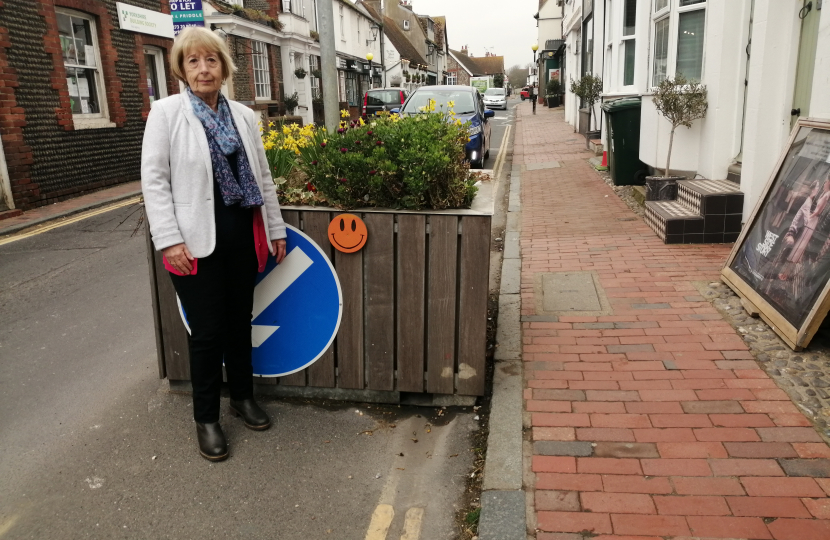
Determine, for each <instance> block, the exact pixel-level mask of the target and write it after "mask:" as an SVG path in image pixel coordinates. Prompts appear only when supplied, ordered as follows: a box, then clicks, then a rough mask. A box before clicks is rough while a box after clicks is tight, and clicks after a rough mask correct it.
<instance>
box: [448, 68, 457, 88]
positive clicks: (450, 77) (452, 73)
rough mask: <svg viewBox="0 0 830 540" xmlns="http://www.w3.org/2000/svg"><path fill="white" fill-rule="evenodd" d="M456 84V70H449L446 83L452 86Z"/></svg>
mask: <svg viewBox="0 0 830 540" xmlns="http://www.w3.org/2000/svg"><path fill="white" fill-rule="evenodd" d="M456 84H458V72H457V71H450V72H449V73H447V85H448V86H454V85H456Z"/></svg>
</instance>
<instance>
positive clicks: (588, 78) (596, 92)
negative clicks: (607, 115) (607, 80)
mask: <svg viewBox="0 0 830 540" xmlns="http://www.w3.org/2000/svg"><path fill="white" fill-rule="evenodd" d="M571 92H572V93H573V94H575V95H577V96H579V97H580V98H581V99H582V101H583V102H584V103H585V107H586V108H587V109H588V129H587V131H586V132H585V144H586V146H587V145H588V143H589V141H590V140H591V139H594V138H596V137H598V136H599V133H600V132H599V131H593V130H591V118H592V117H593V112H594V104H595V103H596V102H597V101H599V98H600V96H601V95H602V78H600V77H596V76H594V75H591V74H590V73H589V74H587V75H585V76H584V77H582V78H581V79H579V80H578V81H574V80H573V79H571Z"/></svg>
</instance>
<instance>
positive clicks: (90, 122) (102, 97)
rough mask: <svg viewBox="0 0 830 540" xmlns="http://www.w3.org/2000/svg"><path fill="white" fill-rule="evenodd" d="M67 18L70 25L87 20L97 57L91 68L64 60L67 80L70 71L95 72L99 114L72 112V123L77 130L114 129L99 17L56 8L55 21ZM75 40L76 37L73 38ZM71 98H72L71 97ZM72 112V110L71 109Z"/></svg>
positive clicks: (67, 85)
mask: <svg viewBox="0 0 830 540" xmlns="http://www.w3.org/2000/svg"><path fill="white" fill-rule="evenodd" d="M61 15H63V16H67V17H69V18H70V25H71V24H72V23H71V20H72V18H73V17H74V18H76V19H81V20H85V21H87V22H88V23H89V33H90V41H92V47H93V52H94V55H95V65H94V66H90V65H89V64H87V65H81V64H69V65H67V62H66V60H63V59H62V61H63V68H64V70H65V71H66V79H68V78H69V69H92V70H94V72H95V90H96V92H97V94H98V96H97V97H98V112H97V113H84V112H81V113H75V112H72V122H73V124H74V126H75V129H84V128H95V127H113V126H115V124H114V123H113V122H111V121H110V117H109V103H108V101H107V88H106V81H105V80H104V70H103V62H102V61H101V41H100V39H99V37H98V17H97V16H96V15H93V14H90V13H85V12H83V11H78V10H75V9H69V8H64V7H59V6H55V19H56V22H57V18H58V17H59V16H61ZM72 37H73V39H75V36H74V35H73V36H72ZM65 84H66V91H67V94H68V93H69V83H68V82H67V83H65ZM70 97H71V96H70ZM70 110H71V109H70Z"/></svg>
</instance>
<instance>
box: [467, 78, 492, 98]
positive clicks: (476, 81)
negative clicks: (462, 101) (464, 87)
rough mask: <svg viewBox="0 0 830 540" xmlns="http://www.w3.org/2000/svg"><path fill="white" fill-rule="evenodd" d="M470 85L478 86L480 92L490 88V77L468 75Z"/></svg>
mask: <svg viewBox="0 0 830 540" xmlns="http://www.w3.org/2000/svg"><path fill="white" fill-rule="evenodd" d="M470 86H472V87H473V88H478V91H479V92H481V93H482V94H483V93H484V91H485V90H487V89H488V88H490V77H470Z"/></svg>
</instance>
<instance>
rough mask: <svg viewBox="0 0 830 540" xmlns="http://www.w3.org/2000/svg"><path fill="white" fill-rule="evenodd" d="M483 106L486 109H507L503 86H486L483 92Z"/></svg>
mask: <svg viewBox="0 0 830 540" xmlns="http://www.w3.org/2000/svg"><path fill="white" fill-rule="evenodd" d="M484 106H485V107H487V108H488V109H504V110H505V111H506V110H507V93H506V92H505V91H504V88H488V89H487V90H486V91H485V92H484Z"/></svg>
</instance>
